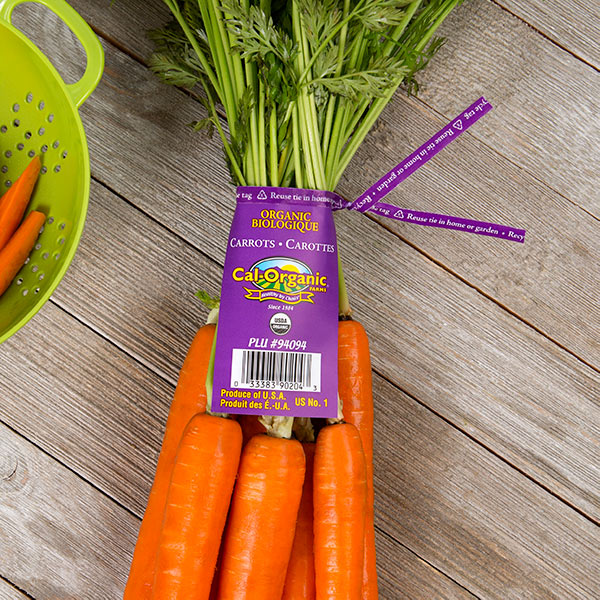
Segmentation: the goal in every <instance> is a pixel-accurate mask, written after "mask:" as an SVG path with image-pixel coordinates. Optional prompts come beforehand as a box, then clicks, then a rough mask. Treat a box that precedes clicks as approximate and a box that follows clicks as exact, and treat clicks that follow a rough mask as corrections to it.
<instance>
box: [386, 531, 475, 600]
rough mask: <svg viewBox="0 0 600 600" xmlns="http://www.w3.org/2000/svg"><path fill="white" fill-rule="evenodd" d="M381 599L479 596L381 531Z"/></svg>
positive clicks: (456, 599)
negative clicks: (441, 573) (443, 574)
mask: <svg viewBox="0 0 600 600" xmlns="http://www.w3.org/2000/svg"><path fill="white" fill-rule="evenodd" d="M375 535H376V540H375V542H376V547H377V574H378V585H379V598H380V599H381V600H383V599H384V598H389V599H390V600H432V598H435V600H476V598H477V596H475V595H473V594H471V593H470V592H469V591H468V590H466V589H464V588H462V587H460V586H459V585H458V584H456V583H455V582H454V581H452V580H451V579H450V578H448V577H445V576H440V572H439V571H437V570H436V569H434V568H433V567H432V566H431V565H429V564H427V563H426V562H425V561H423V560H421V559H420V558H418V557H417V556H415V555H414V554H413V553H412V552H410V551H409V550H408V549H406V548H405V547H404V546H402V545H400V544H398V543H397V542H396V541H395V540H394V539H393V538H391V537H390V536H389V535H387V534H384V533H382V532H381V531H379V530H377V531H376V532H375Z"/></svg>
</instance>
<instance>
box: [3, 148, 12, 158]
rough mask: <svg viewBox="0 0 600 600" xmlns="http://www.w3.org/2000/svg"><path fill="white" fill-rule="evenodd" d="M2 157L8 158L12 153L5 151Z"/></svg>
mask: <svg viewBox="0 0 600 600" xmlns="http://www.w3.org/2000/svg"><path fill="white" fill-rule="evenodd" d="M4 156H6V158H10V157H11V156H12V152H11V151H10V150H7V151H6V152H5V153H4Z"/></svg>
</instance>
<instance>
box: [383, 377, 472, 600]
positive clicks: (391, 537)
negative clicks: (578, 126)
mask: <svg viewBox="0 0 600 600" xmlns="http://www.w3.org/2000/svg"><path fill="white" fill-rule="evenodd" d="M384 379H385V378H384ZM386 381H387V380H386ZM375 529H376V530H377V531H379V533H381V535H384V536H385V537H386V538H388V539H390V540H392V541H393V542H394V543H396V544H398V546H402V548H404V549H405V550H407V551H408V552H410V553H411V554H412V555H413V556H416V557H417V558H418V559H419V560H420V561H422V562H423V563H425V564H426V565H427V566H428V567H429V568H430V569H432V570H433V571H435V572H436V573H439V574H440V575H442V576H443V577H445V578H446V579H449V580H450V581H451V582H452V583H454V584H455V585H456V586H457V587H459V588H461V589H463V590H465V592H467V594H469V595H470V596H472V597H473V598H476V599H477V600H482V598H481V597H480V596H477V594H475V593H474V592H472V591H471V590H470V589H468V588H466V587H465V586H464V585H462V583H459V582H458V581H457V580H456V579H453V578H452V577H450V575H448V574H447V573H444V571H440V569H438V567H436V566H435V565H433V564H432V563H430V562H429V561H427V560H425V559H424V558H423V557H422V556H419V554H417V553H416V552H415V551H414V550H412V549H411V548H409V547H408V546H407V545H406V544H403V543H402V542H401V541H400V540H397V539H396V538H395V537H394V536H393V535H391V534H390V533H388V532H387V531H385V530H383V529H381V527H379V526H378V525H375Z"/></svg>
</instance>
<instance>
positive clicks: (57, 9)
mask: <svg viewBox="0 0 600 600" xmlns="http://www.w3.org/2000/svg"><path fill="white" fill-rule="evenodd" d="M25 2H36V3H37V4H41V5H42V6H45V7H46V8H49V9H50V10H51V11H52V12H53V13H54V14H55V15H57V16H58V18H59V19H61V20H62V21H64V23H66V25H67V27H69V29H70V30H71V31H72V32H73V33H74V34H75V37H77V39H78V40H79V41H80V42H81V45H82V46H83V49H84V51H85V54H86V56H87V64H86V67H85V72H84V74H83V76H82V77H81V79H80V80H79V81H77V82H76V83H71V84H66V85H65V87H66V88H67V91H68V93H69V95H70V96H71V98H72V99H73V102H74V103H75V106H76V107H77V108H79V107H80V106H81V105H82V104H83V103H84V101H85V100H86V99H87V97H88V96H89V95H90V94H91V93H92V92H93V91H94V88H95V87H96V86H97V85H98V82H99V81H100V78H101V77H102V71H103V70H104V52H103V50H102V45H101V44H100V40H99V39H98V38H97V37H96V34H95V33H94V32H93V31H92V29H91V27H90V26H89V25H88V24H87V23H86V22H85V21H84V20H83V17H82V16H81V15H80V14H79V13H78V12H77V11H76V10H75V9H74V8H72V7H71V6H70V5H69V4H67V2H65V0H0V19H4V20H5V21H7V22H8V23H10V22H11V16H12V12H13V10H14V8H15V7H16V6H18V5H19V4H24V3H25Z"/></svg>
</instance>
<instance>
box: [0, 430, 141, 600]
mask: <svg viewBox="0 0 600 600" xmlns="http://www.w3.org/2000/svg"><path fill="white" fill-rule="evenodd" d="M138 524H139V520H138V519H137V518H136V517H134V516H132V515H131V514H129V513H128V512H127V511H126V510H124V509H123V508H121V507H119V506H118V505H117V504H115V503H114V502H113V501H111V500H110V499H109V498H107V497H106V496H104V495H103V494H102V493H100V492H99V491H98V490H96V489H94V488H93V487H92V486H90V485H89V484H88V483H86V482H85V481H83V480H82V479H81V478H80V477H78V476H77V475H75V474H74V473H72V472H71V471H69V470H68V469H66V468H65V467H64V466H63V465H61V464H60V463H58V462H56V461H55V460H54V459H52V458H51V457H49V456H48V455H46V454H44V453H43V452H41V451H40V450H39V449H38V448H36V447H35V446H33V445H32V444H31V443H29V442H27V441H26V440H25V439H23V438H22V437H21V436H19V435H17V434H16V433H14V432H13V431H11V430H10V429H9V428H8V427H6V426H4V425H0V573H2V574H3V575H5V576H7V577H8V578H9V579H10V580H11V581H12V582H13V583H14V584H15V585H16V586H18V587H19V588H20V589H22V590H24V591H25V592H26V593H27V594H29V595H30V596H31V597H33V598H36V600H54V599H57V598H61V599H64V600H71V599H72V600H75V599H76V598H89V599H90V600H106V599H107V598H119V597H120V594H121V593H122V589H123V586H124V582H125V578H126V576H127V564H128V562H129V561H130V560H131V559H130V556H131V554H130V553H131V547H132V544H133V541H134V539H135V536H136V534H137V528H138ZM11 590H12V591H11ZM0 598H3V599H6V600H23V599H24V598H25V596H23V595H22V594H20V593H18V592H17V591H16V590H15V589H14V588H10V586H7V585H6V584H4V585H0Z"/></svg>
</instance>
